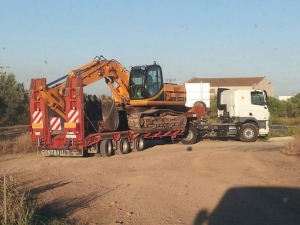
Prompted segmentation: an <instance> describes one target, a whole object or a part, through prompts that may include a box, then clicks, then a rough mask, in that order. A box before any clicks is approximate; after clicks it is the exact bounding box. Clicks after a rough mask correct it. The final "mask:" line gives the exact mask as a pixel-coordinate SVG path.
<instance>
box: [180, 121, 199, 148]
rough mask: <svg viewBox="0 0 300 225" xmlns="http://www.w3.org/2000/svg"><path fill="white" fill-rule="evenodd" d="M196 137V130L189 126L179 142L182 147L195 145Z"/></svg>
mask: <svg viewBox="0 0 300 225" xmlns="http://www.w3.org/2000/svg"><path fill="white" fill-rule="evenodd" d="M197 136H198V131H197V129H196V128H195V127H194V126H193V125H190V126H189V128H188V129H187V130H186V131H185V133H184V137H183V138H181V139H180V142H181V143H182V144H184V145H192V144H195V142H196V140H197Z"/></svg>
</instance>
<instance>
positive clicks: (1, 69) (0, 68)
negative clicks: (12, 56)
mask: <svg viewBox="0 0 300 225" xmlns="http://www.w3.org/2000/svg"><path fill="white" fill-rule="evenodd" d="M4 68H9V66H0V75H3V69H4Z"/></svg>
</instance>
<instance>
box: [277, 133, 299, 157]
mask: <svg viewBox="0 0 300 225" xmlns="http://www.w3.org/2000/svg"><path fill="white" fill-rule="evenodd" d="M294 137H295V139H294V141H293V142H290V143H289V144H288V145H286V146H285V147H284V148H283V149H282V150H281V152H282V153H283V154H285V155H289V156H296V157H299V158H300V134H297V135H295V136H294Z"/></svg>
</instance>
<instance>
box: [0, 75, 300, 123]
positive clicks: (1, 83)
mask: <svg viewBox="0 0 300 225" xmlns="http://www.w3.org/2000/svg"><path fill="white" fill-rule="evenodd" d="M100 98H107V96H106V95H101V97H100ZM268 105H269V110H270V114H271V118H297V117H300V93H299V94H296V95H295V96H293V97H291V98H290V99H288V100H285V101H281V100H279V99H277V98H274V97H269V100H268ZM210 111H211V114H210V116H211V117H213V118H217V116H218V113H217V103H216V99H211V107H210ZM29 123H30V115H29V90H26V89H25V87H24V84H23V83H20V82H18V81H17V80H16V77H15V75H14V74H13V73H8V74H1V75H0V126H1V127H3V126H13V125H28V124H29Z"/></svg>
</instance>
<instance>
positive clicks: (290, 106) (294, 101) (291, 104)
mask: <svg viewBox="0 0 300 225" xmlns="http://www.w3.org/2000/svg"><path fill="white" fill-rule="evenodd" d="M286 110H287V116H288V117H299V116H300V93H299V94H297V95H295V96H294V97H292V98H290V99H288V100H287V106H286Z"/></svg>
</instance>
